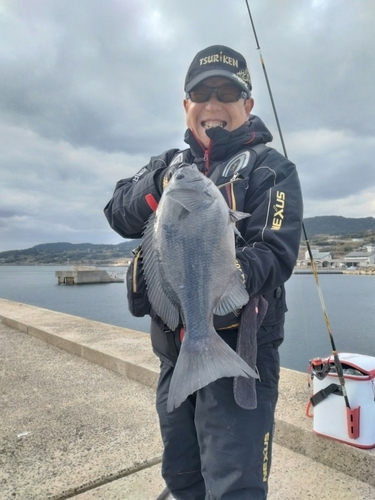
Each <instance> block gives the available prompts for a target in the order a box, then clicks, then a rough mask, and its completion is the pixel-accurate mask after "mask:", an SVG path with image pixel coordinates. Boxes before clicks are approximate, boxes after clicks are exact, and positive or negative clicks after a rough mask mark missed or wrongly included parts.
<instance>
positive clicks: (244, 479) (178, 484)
mask: <svg viewBox="0 0 375 500" xmlns="http://www.w3.org/2000/svg"><path fill="white" fill-rule="evenodd" d="M225 340H226V339H225ZM228 343H230V342H228ZM279 343H280V342H275V343H270V344H266V345H263V346H260V347H258V354H257V367H258V370H259V374H260V381H257V400H258V406H257V409H256V410H243V409H242V408H240V407H239V406H238V405H237V404H236V403H235V401H234V397H233V378H222V379H219V380H217V381H215V382H212V383H211V384H209V385H208V386H206V387H204V388H203V389H200V390H199V391H197V393H196V394H195V395H192V396H189V398H188V399H187V400H186V401H184V402H183V403H182V405H181V406H180V407H179V408H176V409H175V410H173V411H172V412H171V413H167V398H168V389H169V384H170V380H171V377H172V374H173V367H171V366H169V365H167V364H166V363H164V362H162V364H161V373H160V379H159V385H158V389H157V401H156V406H157V411H158V415H159V420H160V428H161V434H162V438H163V443H164V455H163V464H162V475H163V478H164V480H165V482H166V484H167V486H168V488H169V489H170V491H171V493H172V494H173V496H174V497H175V498H176V499H177V500H245V499H246V500H265V499H266V498H267V491H268V476H269V472H270V467H271V454H272V435H273V428H274V412H275V407H276V402H277V396H278V381H279V371H280V362H279V353H278V349H277V346H278V344H279Z"/></svg>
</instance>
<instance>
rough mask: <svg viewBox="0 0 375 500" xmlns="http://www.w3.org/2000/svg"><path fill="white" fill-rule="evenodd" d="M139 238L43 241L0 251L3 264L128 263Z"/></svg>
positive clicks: (103, 264) (0, 260) (105, 264)
mask: <svg viewBox="0 0 375 500" xmlns="http://www.w3.org/2000/svg"><path fill="white" fill-rule="evenodd" d="M139 243H140V240H125V241H123V242H122V243H119V244H118V245H94V244H93V243H66V242H60V243H42V244H41V245H35V246H33V247H31V248H26V249H24V250H7V251H6V252H0V264H21V265H22V264H23V265H27V264H30V265H32V264H45V265H47V264H56V265H59V264H60V265H66V264H68V263H69V264H72V265H78V264H80V265H101V266H108V265H112V264H119V263H122V264H125V263H127V261H128V260H129V259H130V258H131V256H132V250H133V249H134V248H136V247H137V246H138V245H139Z"/></svg>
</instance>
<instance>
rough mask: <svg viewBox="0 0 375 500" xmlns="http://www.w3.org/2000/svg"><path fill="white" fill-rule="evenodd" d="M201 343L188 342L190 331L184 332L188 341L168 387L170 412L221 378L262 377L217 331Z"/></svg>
mask: <svg viewBox="0 0 375 500" xmlns="http://www.w3.org/2000/svg"><path fill="white" fill-rule="evenodd" d="M202 342H204V345H203V346H202ZM202 342H199V341H198V342H194V341H193V340H191V339H189V336H188V332H185V340H184V341H183V343H182V345H181V351H180V354H179V356H178V358H177V362H176V366H175V369H174V372H173V375H172V379H171V383H170V386H169V393H168V401H167V411H168V412H171V411H172V410H173V409H174V408H178V407H179V406H180V405H181V403H183V402H184V401H185V400H186V398H187V397H188V396H190V394H193V393H194V392H196V391H198V390H199V389H202V387H205V386H206V385H208V384H210V383H211V382H214V381H215V380H218V379H220V378H223V377H246V378H249V377H254V378H259V375H258V374H257V373H256V372H255V371H254V370H253V369H252V368H250V366H249V365H248V364H247V363H246V362H245V361H244V360H243V359H242V358H241V357H240V356H239V355H238V354H237V353H236V352H235V351H234V350H233V349H231V348H230V347H229V345H228V344H226V343H225V342H224V340H223V339H222V338H221V337H220V336H219V335H218V334H217V333H216V332H215V330H213V329H212V331H210V332H209V334H208V336H207V337H206V338H205V339H204V341H202ZM202 347H203V348H202Z"/></svg>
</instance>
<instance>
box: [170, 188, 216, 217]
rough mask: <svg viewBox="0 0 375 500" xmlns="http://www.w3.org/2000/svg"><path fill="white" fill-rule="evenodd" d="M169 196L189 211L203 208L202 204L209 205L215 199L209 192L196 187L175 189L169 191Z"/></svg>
mask: <svg viewBox="0 0 375 500" xmlns="http://www.w3.org/2000/svg"><path fill="white" fill-rule="evenodd" d="M168 196H169V197H170V198H171V199H172V200H173V201H175V202H176V203H179V204H180V205H181V206H182V207H184V208H185V209H186V210H187V211H188V212H193V211H194V210H197V209H199V208H202V205H208V206H209V205H211V203H213V201H214V199H213V198H212V196H211V195H210V194H209V193H206V192H204V191H196V190H195V189H173V190H171V191H169V192H168Z"/></svg>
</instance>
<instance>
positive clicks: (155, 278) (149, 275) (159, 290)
mask: <svg viewBox="0 0 375 500" xmlns="http://www.w3.org/2000/svg"><path fill="white" fill-rule="evenodd" d="M154 224H155V214H152V216H151V217H150V219H149V222H148V224H147V225H146V228H145V232H144V234H143V242H142V249H143V250H142V252H143V271H144V275H145V280H146V285H147V294H148V298H149V301H150V304H151V305H152V308H153V310H154V311H155V312H156V314H157V315H158V316H160V318H161V319H162V320H163V321H164V323H165V324H166V325H167V326H168V328H169V329H170V330H172V331H173V330H175V329H176V328H177V326H178V324H179V322H180V311H179V308H178V306H177V297H176V296H175V293H174V292H173V290H172V288H171V287H168V285H167V284H166V283H165V280H164V279H163V276H162V270H161V266H160V262H159V261H158V254H157V252H155V246H154V244H153V243H154V240H153V236H154Z"/></svg>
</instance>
